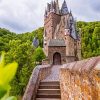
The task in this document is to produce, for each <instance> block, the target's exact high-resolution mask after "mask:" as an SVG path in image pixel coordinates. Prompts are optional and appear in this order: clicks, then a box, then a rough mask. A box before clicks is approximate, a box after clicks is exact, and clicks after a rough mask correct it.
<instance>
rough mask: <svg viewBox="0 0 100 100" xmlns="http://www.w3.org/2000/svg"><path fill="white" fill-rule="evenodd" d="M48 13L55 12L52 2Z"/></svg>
mask: <svg viewBox="0 0 100 100" xmlns="http://www.w3.org/2000/svg"><path fill="white" fill-rule="evenodd" d="M50 12H55V10H54V2H53V1H52V2H51V8H50Z"/></svg>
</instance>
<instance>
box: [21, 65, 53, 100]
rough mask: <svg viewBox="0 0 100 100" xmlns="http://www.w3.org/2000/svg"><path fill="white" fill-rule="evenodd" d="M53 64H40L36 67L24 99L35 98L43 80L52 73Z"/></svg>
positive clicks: (33, 99) (31, 99)
mask: <svg viewBox="0 0 100 100" xmlns="http://www.w3.org/2000/svg"><path fill="white" fill-rule="evenodd" d="M51 67H52V66H51V65H39V66H37V67H35V68H34V70H33V73H32V75H31V78H30V80H29V83H28V85H27V88H26V91H25V94H24V96H23V99H22V100H35V97H36V93H37V89H38V86H39V83H40V81H41V80H43V79H45V78H46V77H47V76H48V75H49V74H50V73H51Z"/></svg>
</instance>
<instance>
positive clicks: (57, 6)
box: [55, 0, 59, 14]
mask: <svg viewBox="0 0 100 100" xmlns="http://www.w3.org/2000/svg"><path fill="white" fill-rule="evenodd" d="M55 3H56V7H55V8H56V13H57V14H59V2H58V0H55Z"/></svg>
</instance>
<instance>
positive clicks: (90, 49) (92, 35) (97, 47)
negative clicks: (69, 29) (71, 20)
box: [77, 22, 100, 58]
mask: <svg viewBox="0 0 100 100" xmlns="http://www.w3.org/2000/svg"><path fill="white" fill-rule="evenodd" d="M77 26H78V28H81V30H82V33H81V36H82V37H81V38H82V57H83V58H89V57H93V56H98V55H100V22H78V23H77Z"/></svg>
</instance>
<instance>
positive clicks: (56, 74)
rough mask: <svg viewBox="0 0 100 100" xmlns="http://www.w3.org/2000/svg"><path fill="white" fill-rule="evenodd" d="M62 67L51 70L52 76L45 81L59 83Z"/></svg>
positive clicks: (58, 66) (56, 66)
mask: <svg viewBox="0 0 100 100" xmlns="http://www.w3.org/2000/svg"><path fill="white" fill-rule="evenodd" d="M60 68H61V65H54V66H53V67H52V70H51V74H50V75H49V76H47V77H46V79H44V80H43V81H59V71H60Z"/></svg>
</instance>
